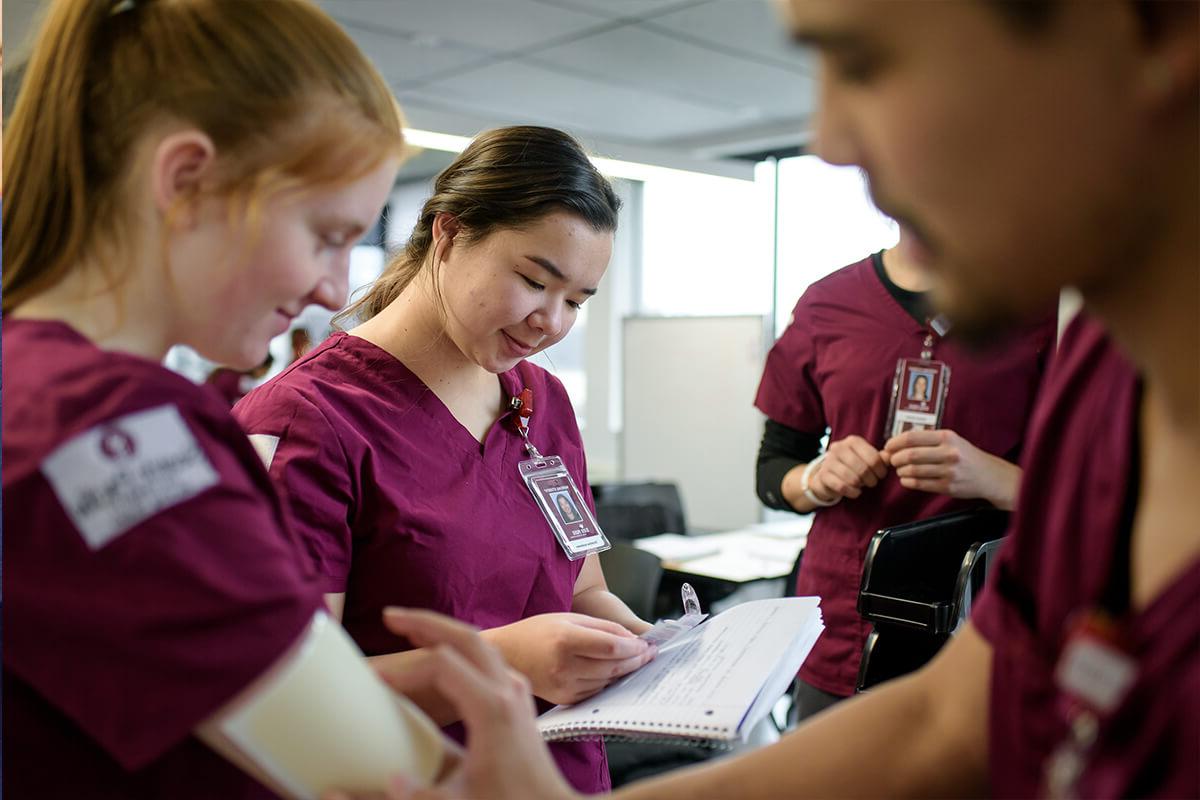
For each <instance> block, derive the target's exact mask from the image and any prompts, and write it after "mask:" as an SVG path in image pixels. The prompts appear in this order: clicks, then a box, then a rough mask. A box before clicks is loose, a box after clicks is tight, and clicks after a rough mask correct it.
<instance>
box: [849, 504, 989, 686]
mask: <svg viewBox="0 0 1200 800" xmlns="http://www.w3.org/2000/svg"><path fill="white" fill-rule="evenodd" d="M1008 516H1009V515H1008V513H1007V512H1004V511H999V510H997V509H994V508H984V509H978V510H974V511H963V512H958V513H955V514H945V515H942V516H939V517H932V518H930V519H926V520H919V521H917V522H910V523H907V524H904V525H897V526H895V527H892V528H885V529H883V530H881V531H879V532H878V533H876V534H875V536H874V537H873V538H872V539H871V544H870V546H869V547H868V548H867V557H866V561H865V563H864V565H863V574H862V582H861V584H860V586H859V593H858V612H859V613H860V614H862V616H863V617H864V618H865V619H867V620H870V621H871V623H872V627H873V630H872V631H871V633H870V635H869V636H868V637H867V642H866V645H865V646H864V647H863V657H862V661H861V663H860V664H859V671H858V691H860V692H861V691H864V690H866V689H869V688H870V687H872V686H875V685H877V684H879V683H883V682H884V681H887V680H891V679H892V678H895V677H898V676H899V675H904V674H906V673H908V672H912V671H913V670H915V669H918V668H919V667H921V666H922V665H924V664H925V663H926V662H927V661H929V659H931V658H933V656H934V655H935V654H936V653H937V651H938V650H939V649H941V647H942V645H944V644H945V643H946V641H947V640H948V639H949V638H950V635H951V633H953V631H954V630H955V629H956V628H957V627H958V625H959V624H961V622H962V620H964V619H966V617H967V615H968V614H969V610H970V602H971V598H972V597H974V596H975V595H977V594H978V592H979V590H980V589H982V587H983V582H984V580H985V579H986V577H987V571H988V569H989V567H990V562H991V556H992V555H993V554H994V553H995V551H996V550H997V548H998V547H999V546H1000V539H1001V537H1002V536H1003V535H1004V532H1005V529H1006V528H1007V527H1008Z"/></svg>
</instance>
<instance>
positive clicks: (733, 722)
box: [538, 597, 824, 740]
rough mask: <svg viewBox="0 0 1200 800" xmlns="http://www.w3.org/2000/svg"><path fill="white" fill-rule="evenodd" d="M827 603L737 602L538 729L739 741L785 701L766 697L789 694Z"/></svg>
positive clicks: (547, 717)
mask: <svg viewBox="0 0 1200 800" xmlns="http://www.w3.org/2000/svg"><path fill="white" fill-rule="evenodd" d="M819 604H820V599H819V598H816V597H788V598H777V599H771V600H755V601H751V602H748V603H743V604H742V605H740V606H735V607H733V608H731V609H729V610H728V611H726V612H724V613H722V614H718V615H717V616H715V617H713V618H711V619H709V620H708V621H707V622H705V623H703V624H701V625H699V626H698V627H696V628H693V629H692V630H691V631H688V632H687V633H685V634H682V635H680V636H678V637H677V638H675V639H673V640H672V641H671V642H669V643H668V644H667V645H666V646H664V647H663V648H662V649H661V650H660V651H659V653H658V656H657V657H656V658H655V659H654V660H653V661H651V662H650V663H649V664H647V665H646V666H645V667H642V668H641V669H640V670H638V671H637V672H635V673H633V674H632V675H629V676H627V677H626V678H623V679H622V680H620V681H618V682H617V683H615V684H613V685H612V686H610V687H608V688H607V689H605V690H604V691H602V692H600V693H599V694H597V695H595V696H594V697H591V698H589V699H588V700H585V701H583V702H581V703H576V704H575V705H573V706H559V707H557V708H554V709H551V710H550V711H548V712H546V713H545V714H543V715H542V716H541V718H540V719H539V720H538V727H539V729H540V730H541V731H542V733H543V736H545V737H546V738H548V739H555V738H566V737H568V736H570V735H579V734H580V733H583V732H586V731H598V732H613V733H617V732H621V731H626V732H640V733H650V734H668V735H683V736H696V737H699V738H709V739H718V740H734V739H738V738H740V737H741V736H743V735H744V734H745V733H746V732H747V731H748V730H750V728H752V727H753V726H754V724H755V723H756V722H758V720H759V719H761V718H762V716H764V715H765V714H766V713H767V712H768V711H769V710H770V708H771V705H772V703H773V701H774V699H777V698H775V697H773V698H770V701H771V702H767V699H766V695H767V694H779V695H781V694H782V692H783V689H784V688H785V687H786V686H787V684H788V682H789V681H790V680H791V678H792V676H794V675H795V674H796V672H797V671H798V670H799V669H800V665H801V664H802V663H803V662H804V659H805V658H806V657H807V656H808V653H809V652H810V651H811V649H812V646H813V644H814V643H815V642H816V638H817V636H818V635H819V634H820V632H821V631H822V630H823V629H824V623H823V622H822V620H821V609H820V605H819ZM760 697H762V698H764V699H763V700H762V701H761V702H760V700H759V699H760ZM751 712H754V713H751Z"/></svg>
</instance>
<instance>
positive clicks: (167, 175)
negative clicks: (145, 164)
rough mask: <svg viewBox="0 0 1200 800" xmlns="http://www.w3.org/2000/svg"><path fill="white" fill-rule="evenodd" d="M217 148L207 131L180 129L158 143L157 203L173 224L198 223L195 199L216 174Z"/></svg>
mask: <svg viewBox="0 0 1200 800" xmlns="http://www.w3.org/2000/svg"><path fill="white" fill-rule="evenodd" d="M216 156H217V149H216V147H215V146H214V145H213V143H212V139H210V138H209V137H208V135H207V134H205V133H202V132H201V131H198V130H184V131H177V132H176V133H172V134H170V135H168V136H167V137H165V138H164V139H163V140H162V141H161V142H159V143H158V147H157V148H155V151H154V161H153V163H152V164H151V175H150V180H151V186H152V188H153V191H154V206H155V208H156V209H157V210H158V212H159V213H160V214H162V215H163V216H165V217H167V218H168V219H170V221H171V224H172V225H173V227H176V228H180V227H183V228H186V227H190V226H191V225H194V224H195V222H196V220H195V218H194V210H195V201H196V199H197V198H198V197H199V196H200V190H201V188H202V186H203V185H204V183H205V181H207V180H209V179H210V178H211V176H212V172H213V168H214V164H215V162H216Z"/></svg>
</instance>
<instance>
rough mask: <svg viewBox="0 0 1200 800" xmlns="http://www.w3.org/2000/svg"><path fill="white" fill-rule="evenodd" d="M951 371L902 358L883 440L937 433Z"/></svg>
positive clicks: (941, 365)
mask: <svg viewBox="0 0 1200 800" xmlns="http://www.w3.org/2000/svg"><path fill="white" fill-rule="evenodd" d="M949 389H950V367H949V366H948V365H947V364H944V363H942V362H941V361H932V360H927V359H923V358H901V359H900V360H898V361H897V362H896V377H895V378H894V379H893V381H892V405H891V412H890V413H889V415H888V424H887V431H886V433H887V435H886V436H885V437H884V438H885V439H890V438H892V437H893V436H899V435H900V434H902V433H904V432H905V431H913V430H917V431H920V430H936V429H937V428H939V427H941V424H942V412H943V411H944V410H945V406H946V392H947V391H948V390H949Z"/></svg>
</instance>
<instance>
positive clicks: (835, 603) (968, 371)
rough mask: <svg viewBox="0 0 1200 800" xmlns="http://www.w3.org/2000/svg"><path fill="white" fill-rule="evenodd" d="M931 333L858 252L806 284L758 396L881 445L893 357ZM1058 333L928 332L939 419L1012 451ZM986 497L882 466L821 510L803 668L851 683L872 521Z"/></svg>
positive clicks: (809, 564) (806, 426)
mask: <svg viewBox="0 0 1200 800" xmlns="http://www.w3.org/2000/svg"><path fill="white" fill-rule="evenodd" d="M930 333H931V330H930V328H929V326H928V325H923V324H921V323H919V322H917V320H916V319H914V318H913V317H912V316H911V315H910V314H909V313H908V312H907V311H905V310H904V308H903V307H901V305H900V303H899V302H897V300H896V298H894V297H893V296H892V295H891V294H890V293H889V292H888V290H887V288H886V287H885V286H884V284H883V282H882V281H881V280H880V278H879V276H878V275H877V274H876V272H875V269H874V267H873V265H872V259H871V257H868V258H865V259H863V260H862V261H859V262H857V263H855V264H851V265H850V266H848V267H844V268H842V269H840V270H838V271H837V272H834V273H833V274H831V275H829V276H827V277H825V278H823V279H822V280H820V281H817V282H816V283H814V284H812V285H811V286H810V287H808V289H807V291H805V293H804V295H803V296H802V297H801V298H800V300H799V302H798V303H797V304H796V307H795V310H794V311H793V313H792V321H791V324H789V325H788V327H787V329H786V330H785V331H784V332H783V335H782V336H780V338H779V340H778V341H777V342H776V343H775V345H774V346H773V347H772V348H771V351H770V353H769V354H768V356H767V362H766V367H765V369H764V371H763V377H762V381H761V383H760V384H759V387H758V395H757V397H756V398H755V405H756V406H757V407H758V409H759V410H760V411H762V412H763V413H764V414H766V416H767V417H768V418H770V419H772V420H775V421H776V422H779V423H781V424H783V425H787V426H788V427H791V428H794V429H796V430H798V431H801V432H803V433H807V434H812V435H815V436H818V437H819V436H821V435H822V434H823V433H824V432H825V429H826V428H827V427H828V428H829V438H830V441H838V440H840V439H844V438H846V437H847V436H850V435H857V436H861V437H862V438H864V439H866V440H867V441H868V442H870V443H871V444H872V445H873V446H874V447H876V448H880V449H882V447H883V445H884V442H886V441H887V438H888V437H887V435H886V431H885V427H886V426H887V419H888V412H889V409H890V406H891V399H892V397H891V387H892V380H893V377H894V375H895V371H896V362H897V360H898V359H901V358H914V359H915V358H919V357H920V356H921V351H922V350H923V349H924V348H923V346H922V345H923V342H924V340H925V337H926V336H927V335H929V334H930ZM1054 335H1055V326H1054V319H1053V317H1052V316H1048V317H1047V318H1046V319H1045V321H1044V322H1039V323H1037V324H1033V325H1030V326H1028V327H1027V328H1025V329H1023V330H1022V331H1020V332H1019V333H1018V334H1017V335H1015V336H1013V337H1012V338H1011V339H1009V340H1007V341H1005V342H1004V343H1002V344H999V345H997V346H995V347H992V348H989V349H987V350H985V351H980V352H970V351H967V350H966V349H964V348H963V347H961V346H959V345H957V344H955V343H954V342H953V341H943V340H941V339H940V338H939V337H938V336H937V335H936V334H934V335H933V339H934V343H933V347H932V348H930V349H932V351H933V358H934V359H937V360H939V361H942V362H944V363H946V364H948V365H949V366H950V369H951V375H950V383H949V393H948V395H947V398H946V404H945V411H944V414H943V417H942V427H943V428H948V429H950V430H953V431H955V432H956V433H958V434H959V435H960V436H962V437H963V438H964V439H966V440H967V441H968V442H970V443H972V444H973V445H975V446H976V447H978V448H980V449H981V450H984V451H986V452H988V453H991V454H993V455H996V456H999V457H1001V458H1004V459H1006V460H1009V461H1015V460H1016V458H1017V455H1018V454H1019V452H1020V449H1021V444H1022V440H1023V438H1024V433H1025V425H1026V422H1027V420H1028V419H1029V414H1030V411H1031V409H1032V408H1033V402H1034V396H1035V394H1036V392H1037V389H1038V385H1039V383H1040V381H1041V376H1042V372H1043V369H1044V365H1045V361H1046V359H1047V357H1048V356H1049V355H1050V354H1051V352H1052V351H1053V347H1054ZM983 502H984V501H981V500H956V499H953V498H950V497H947V496H945V495H939V494H932V493H929V492H922V491H916V490H911V489H906V488H905V487H903V486H901V485H900V480H899V478H897V477H896V473H895V471H893V470H889V472H888V475H887V477H886V478H885V479H884V480H883V481H882V482H881V483H880V484H879V485H877V486H875V487H874V488H870V489H864V490H863V493H862V495H861V496H860V497H858V498H857V499H851V498H846V499H844V500H842V501H841V502H840V503H838V504H837V505H835V506H831V507H829V508H822V509H818V510H817V511H816V512H815V513H816V517H815V519H814V520H813V525H812V530H811V531H810V533H809V536H808V543H807V545H806V546H805V551H804V560H803V561H802V562H801V566H800V575H799V577H798V580H797V585H796V593H797V594H799V595H819V596H820V597H821V611H822V614H823V615H824V618H825V631H824V632H823V633H822V634H821V636H820V638H818V639H817V644H816V646H815V647H814V648H813V650H812V653H811V654H810V655H809V657H808V659H807V660H806V661H805V662H804V666H803V667H802V668H801V670H800V678H801V679H802V680H804V681H806V682H807V683H809V684H811V685H812V686H815V687H816V688H818V689H821V690H823V691H825V692H829V693H832V694H836V695H841V696H848V695H850V694H853V693H854V688H855V685H856V683H857V678H858V668H859V662H860V661H861V658H862V649H863V645H864V644H865V642H866V639H867V635H868V633H869V632H870V627H871V626H870V623H868V622H866V621H865V620H863V619H862V617H860V616H859V614H858V612H857V610H856V604H857V599H858V587H859V582H860V578H861V575H862V568H863V559H864V558H865V557H866V550H867V546H868V545H869V544H870V541H871V537H872V536H873V535H874V534H875V533H876V532H877V531H878V530H879V529H881V528H885V527H888V526H889V525H898V524H901V523H904V522H911V521H914V520H918V519H924V518H927V517H932V516H935V515H937V514H944V513H948V512H951V511H955V510H959V509H963V508H973V507H978V506H979V505H980V504H981V503H983Z"/></svg>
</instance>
